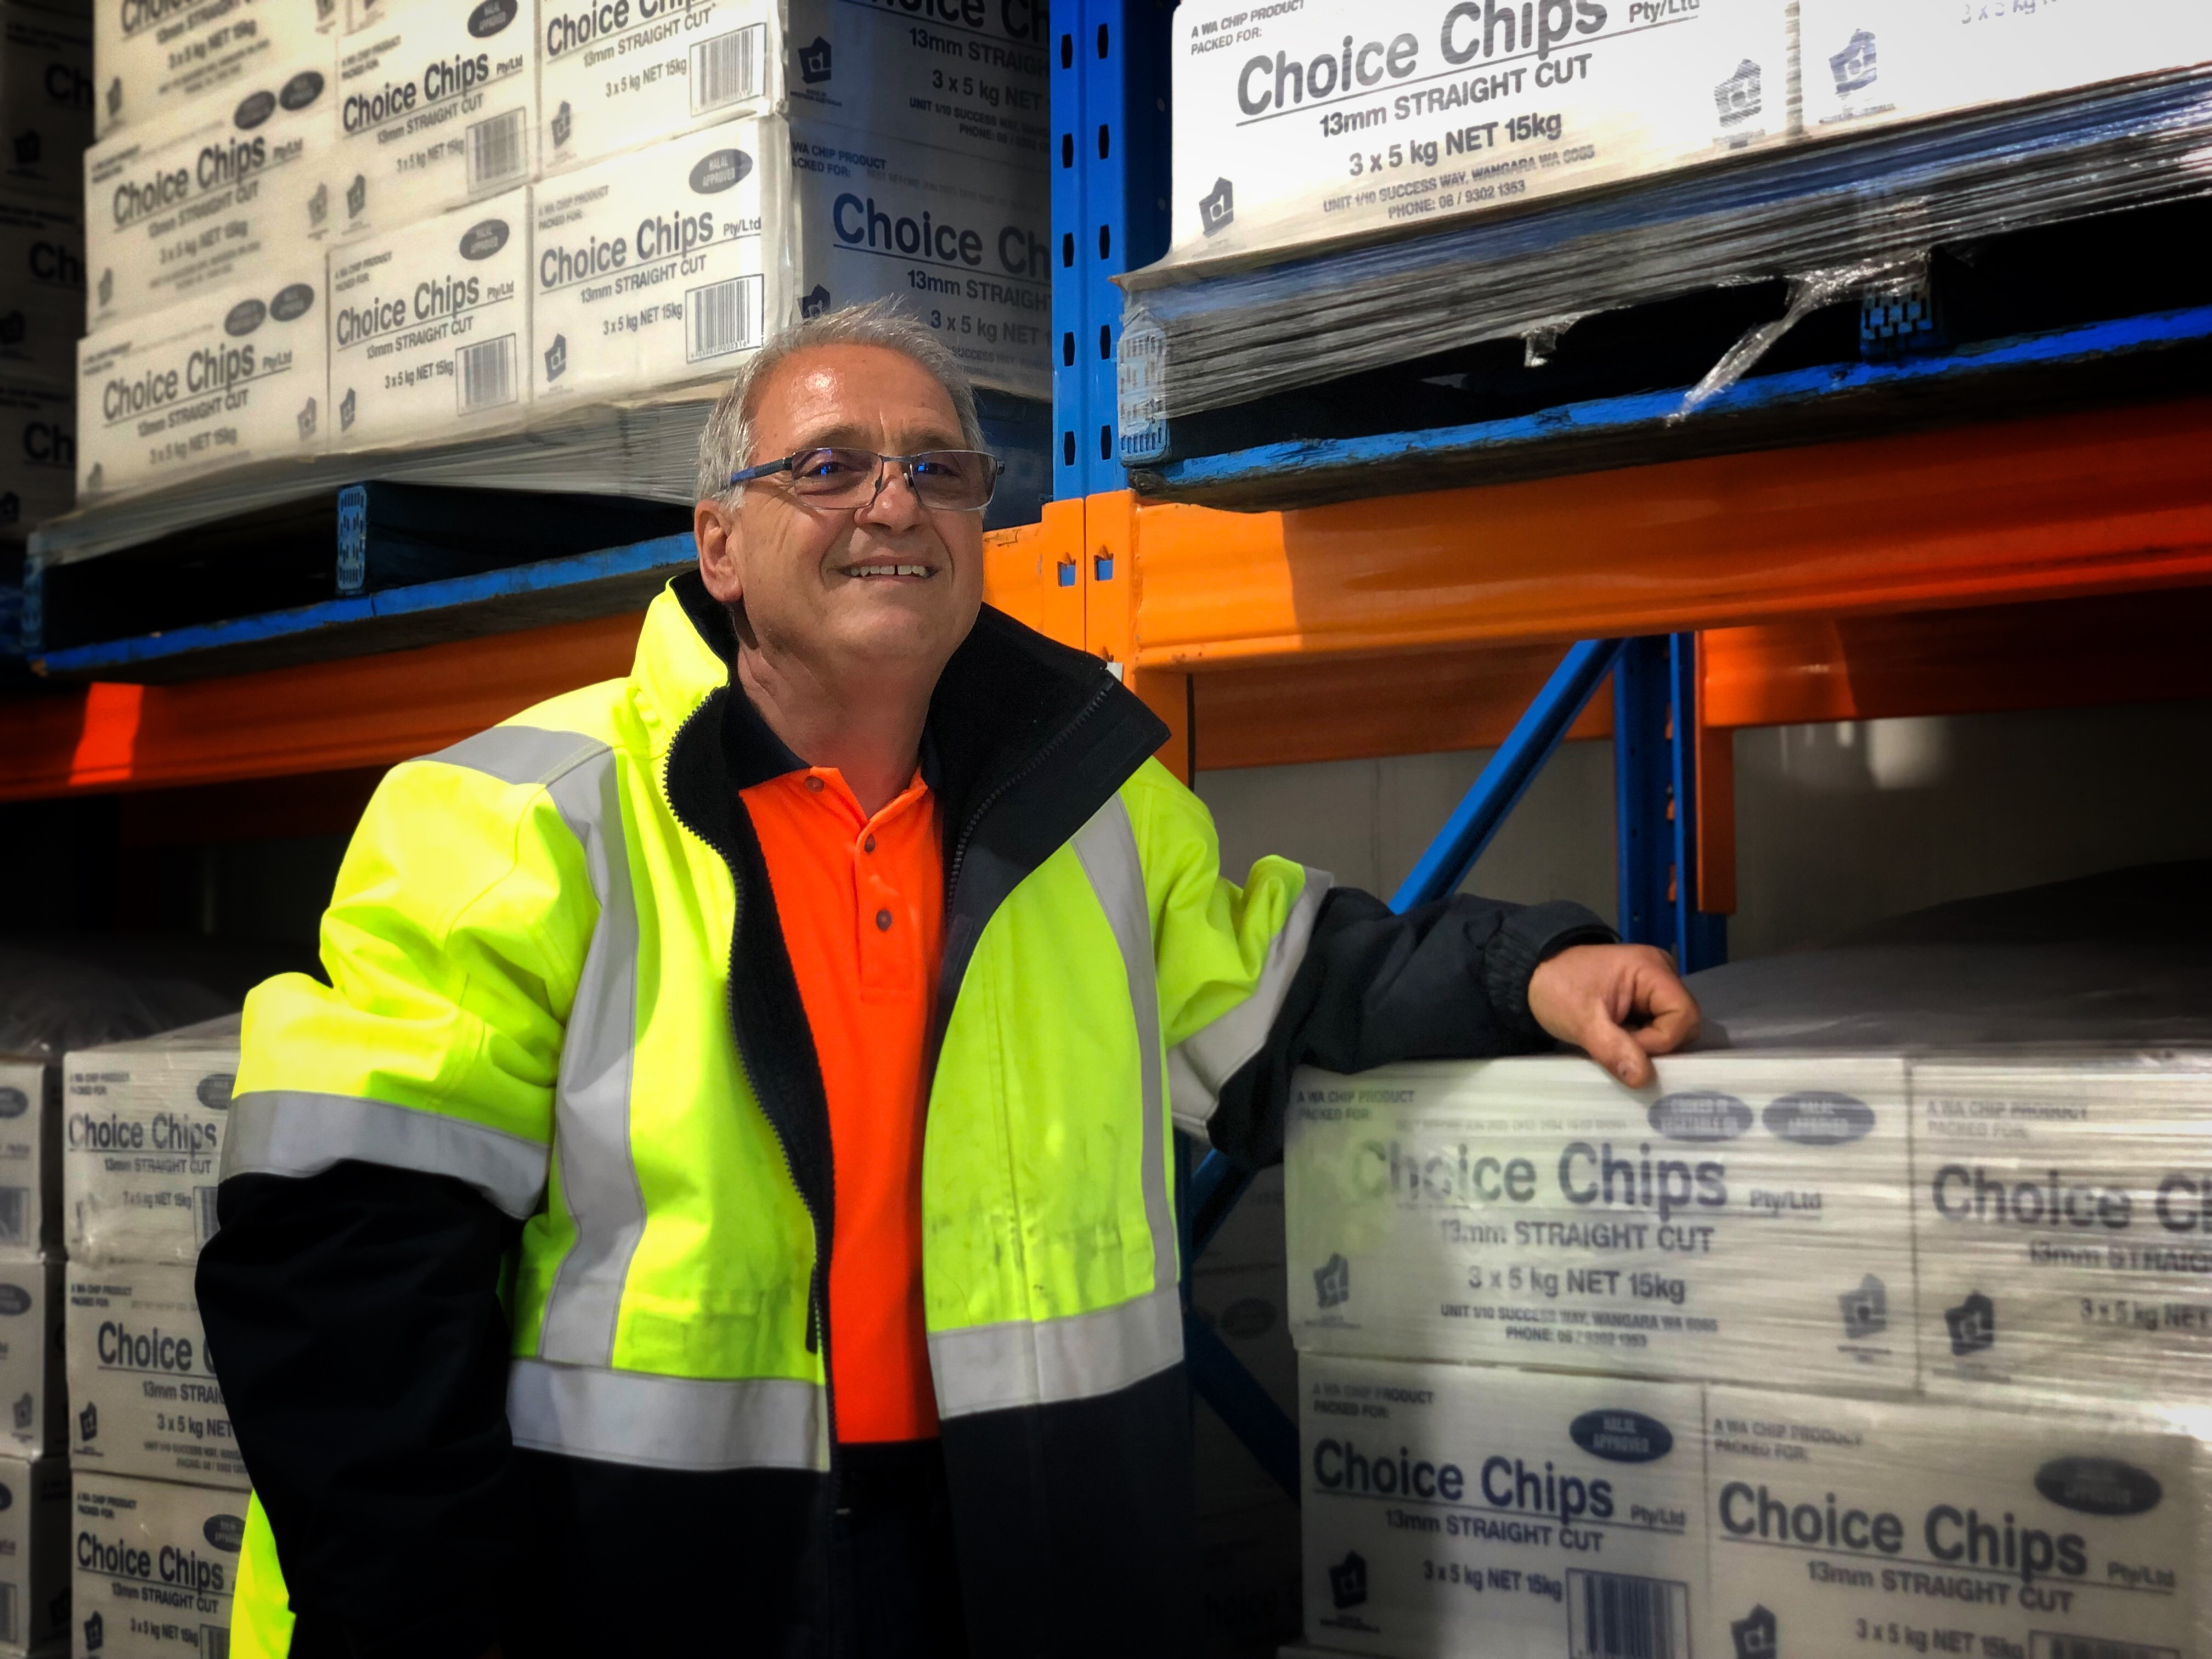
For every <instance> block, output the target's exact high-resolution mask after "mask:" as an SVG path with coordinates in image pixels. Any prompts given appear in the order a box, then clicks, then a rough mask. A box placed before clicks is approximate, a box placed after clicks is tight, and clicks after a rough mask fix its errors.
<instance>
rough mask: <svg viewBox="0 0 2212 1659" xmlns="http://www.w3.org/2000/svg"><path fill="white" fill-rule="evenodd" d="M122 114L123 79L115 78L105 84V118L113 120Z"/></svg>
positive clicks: (120, 77)
mask: <svg viewBox="0 0 2212 1659" xmlns="http://www.w3.org/2000/svg"><path fill="white" fill-rule="evenodd" d="M122 113H123V77H122V76H119V75H118V76H116V77H115V78H114V79H113V80H112V81H110V82H108V83H107V118H108V119H109V120H111V121H112V120H113V119H114V118H116V117H117V116H118V115H120V114H122Z"/></svg>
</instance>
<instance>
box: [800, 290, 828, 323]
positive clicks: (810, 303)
mask: <svg viewBox="0 0 2212 1659" xmlns="http://www.w3.org/2000/svg"><path fill="white" fill-rule="evenodd" d="M828 310H829V289H826V288H824V287H823V286H822V284H821V283H815V285H814V286H813V288H811V289H809V290H808V292H807V295H806V297H805V299H803V300H801V301H799V315H800V316H802V317H819V316H821V315H822V314H823V313H824V312H826V311H828Z"/></svg>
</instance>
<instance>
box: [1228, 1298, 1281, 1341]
mask: <svg viewBox="0 0 2212 1659" xmlns="http://www.w3.org/2000/svg"><path fill="white" fill-rule="evenodd" d="M1274 1326H1275V1304H1273V1303H1272V1302H1270V1301H1268V1300H1267V1297H1264V1296H1248V1297H1243V1299H1242V1300H1239V1301H1236V1302H1232V1303H1231V1304H1229V1305H1228V1306H1227V1307H1226V1308H1224V1309H1223V1310H1221V1328H1222V1330H1223V1331H1224V1332H1225V1333H1226V1334H1229V1335H1231V1336H1233V1337H1237V1338H1238V1339H1239V1340H1243V1341H1249V1340H1251V1339H1252V1338H1254V1337H1255V1336H1265V1335H1266V1334H1267V1333H1268V1332H1269V1331H1271V1330H1273V1328H1274Z"/></svg>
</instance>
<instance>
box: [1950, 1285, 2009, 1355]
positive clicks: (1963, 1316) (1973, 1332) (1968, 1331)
mask: <svg viewBox="0 0 2212 1659" xmlns="http://www.w3.org/2000/svg"><path fill="white" fill-rule="evenodd" d="M1943 1322H1944V1323H1945V1324H1946V1325H1948V1326H1949V1327H1950V1328H1951V1352H1953V1353H1954V1355H1957V1356H1958V1357H1959V1358H1965V1357H1966V1355H1968V1354H1971V1353H1984V1352H1987V1351H1988V1350H1990V1349H1991V1348H1994V1347H1995V1346H1996V1345H1997V1304H1996V1303H1994V1302H1992V1301H1990V1299H1989V1297H1985V1296H1984V1295H1983V1294H1982V1293H1981V1292H1980V1291H1973V1292H1972V1294H1971V1295H1969V1296H1968V1297H1966V1300H1965V1301H1964V1302H1961V1303H1960V1304H1959V1305H1958V1306H1957V1307H1955V1308H1946V1309H1944V1310H1943Z"/></svg>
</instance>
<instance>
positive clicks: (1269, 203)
mask: <svg viewBox="0 0 2212 1659" xmlns="http://www.w3.org/2000/svg"><path fill="white" fill-rule="evenodd" d="M1789 24H1790V19H1789V14H1788V9H1787V8H1786V7H1785V6H1784V4H1782V3H1781V0H1705V3H1703V4H1701V5H1696V6H1669V5H1654V4H1624V3H1620V0H1612V3H1601V0H1540V3H1532V4H1520V3H1516V0H1382V3H1380V4H1376V5H1368V6H1362V7H1358V8H1353V7H1350V6H1345V5H1322V6H1304V5H1259V6H1254V5H1251V4H1249V3H1247V0H1186V3H1185V4H1184V5H1183V6H1182V7H1181V8H1180V9H1178V10H1177V11H1176V15H1175V21H1174V24H1173V27H1172V50H1173V53H1174V64H1175V69H1174V74H1175V99H1174V111H1175V167H1174V173H1175V179H1174V186H1173V188H1174V192H1175V201H1174V207H1173V226H1172V230H1171V235H1172V238H1173V244H1172V248H1173V251H1172V252H1170V255H1169V258H1170V259H1171V260H1172V259H1176V258H1183V259H1209V260H1210V259H1219V258H1232V257H1249V256H1252V255H1260V254H1267V253H1269V252H1274V253H1280V252H1284V251H1286V250H1311V249H1313V248H1316V247H1319V246H1325V245H1328V244H1329V243H1332V242H1334V241H1339V240H1342V239H1344V238H1346V237H1349V236H1358V235H1362V234H1374V233H1376V232H1387V231H1391V230H1402V229H1407V228H1417V227H1433V226H1435V225H1437V224H1440V223H1443V222H1446V221H1448V220H1451V219H1454V218H1464V217H1467V216H1470V215H1475V214H1482V213H1486V212H1491V211H1493V210H1496V209H1498V208H1499V207H1502V206H1510V205H1513V204H1525V203H1528V202H1530V201H1534V200H1538V199H1541V198H1542V197H1548V196H1556V195H1559V194H1563V193H1565V192H1567V191H1577V190H1586V189H1589V187H1591V186H1592V185H1604V184H1615V183H1620V182H1622V181H1625V180H1632V179H1645V178H1650V177H1652V176H1654V175H1656V174H1659V173H1668V172H1671V171H1673V170H1674V169H1675V168H1678V167H1686V166H1690V165H1692V164H1694V163H1696V162H1699V161H1712V160H1716V159H1721V158H1725V157H1727V156H1729V155H1735V154H1738V153H1740V152H1741V151H1744V150H1747V149H1755V148H1758V147H1759V146H1761V145H1765V144H1768V143H1776V142H1778V141H1780V140H1782V139H1784V138H1785V137H1788V135H1789V131H1790V27H1789Z"/></svg>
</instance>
